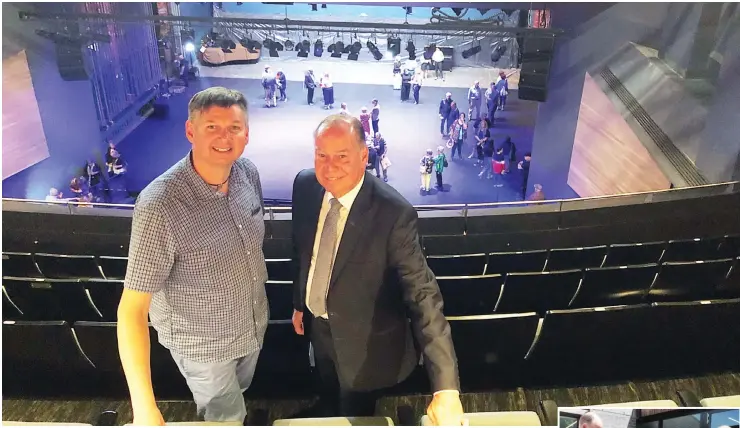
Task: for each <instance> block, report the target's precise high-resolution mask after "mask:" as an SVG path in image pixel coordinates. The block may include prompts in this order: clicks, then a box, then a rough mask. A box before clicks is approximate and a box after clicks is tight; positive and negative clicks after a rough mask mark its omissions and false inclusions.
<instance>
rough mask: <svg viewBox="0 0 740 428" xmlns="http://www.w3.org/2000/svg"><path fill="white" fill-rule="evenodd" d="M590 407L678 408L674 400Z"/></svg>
mask: <svg viewBox="0 0 740 428" xmlns="http://www.w3.org/2000/svg"><path fill="white" fill-rule="evenodd" d="M588 407H622V408H637V409H660V408H663V409H672V408H674V407H678V404H676V402H675V401H673V400H652V401H632V402H630V403H610V404H599V405H595V406H588Z"/></svg>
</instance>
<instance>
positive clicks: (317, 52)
mask: <svg viewBox="0 0 740 428" xmlns="http://www.w3.org/2000/svg"><path fill="white" fill-rule="evenodd" d="M323 53H324V42H322V41H321V40H316V42H315V43H314V45H313V55H314V56H317V57H321V55H322V54H323Z"/></svg>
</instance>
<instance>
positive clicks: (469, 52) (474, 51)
mask: <svg viewBox="0 0 740 428" xmlns="http://www.w3.org/2000/svg"><path fill="white" fill-rule="evenodd" d="M480 51H481V47H480V45H478V46H473V47H472V48H470V49H467V50H464V51H463V53H462V57H463V58H464V59H468V58H470V57H471V56H473V55H476V54H478V52H480Z"/></svg>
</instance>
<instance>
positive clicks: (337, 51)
mask: <svg viewBox="0 0 740 428" xmlns="http://www.w3.org/2000/svg"><path fill="white" fill-rule="evenodd" d="M343 52H344V42H341V41H339V42H336V43H334V52H332V53H331V57H332V58H341V57H342V53H343Z"/></svg>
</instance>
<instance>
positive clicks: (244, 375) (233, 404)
mask: <svg viewBox="0 0 740 428" xmlns="http://www.w3.org/2000/svg"><path fill="white" fill-rule="evenodd" d="M170 353H171V354H172V358H173V359H174V360H175V363H176V364H177V367H178V368H179V369H180V373H182V375H183V376H184V377H185V381H186V382H187V384H188V387H189V388H190V392H192V393H193V400H194V401H195V405H196V406H197V408H198V415H199V416H201V417H203V418H204V419H205V420H206V421H209V422H218V421H221V422H223V421H234V422H240V423H243V422H244V418H246V417H247V406H246V404H244V397H243V396H242V393H243V392H244V391H246V390H247V388H249V385H251V384H252V378H253V377H254V370H255V368H256V367H257V359H258V357H259V354H260V353H259V351H257V352H253V353H251V354H248V355H246V356H244V357H241V358H237V359H235V360H230V361H224V362H219V363H199V362H196V361H190V360H188V359H185V357H183V356H181V355H179V354H177V353H175V352H173V351H170Z"/></svg>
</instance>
